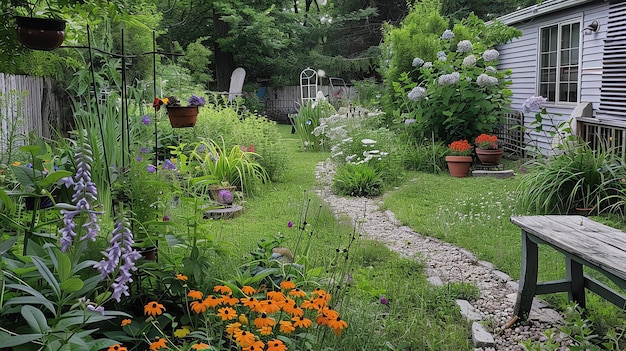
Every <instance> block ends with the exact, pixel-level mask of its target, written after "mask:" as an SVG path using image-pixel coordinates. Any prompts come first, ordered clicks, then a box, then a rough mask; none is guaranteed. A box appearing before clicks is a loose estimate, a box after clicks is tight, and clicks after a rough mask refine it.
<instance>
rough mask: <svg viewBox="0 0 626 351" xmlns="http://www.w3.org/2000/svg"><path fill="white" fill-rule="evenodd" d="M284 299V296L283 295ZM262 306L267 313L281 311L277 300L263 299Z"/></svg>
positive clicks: (262, 309)
mask: <svg viewBox="0 0 626 351" xmlns="http://www.w3.org/2000/svg"><path fill="white" fill-rule="evenodd" d="M283 300H284V297H283ZM260 304H261V308H260V310H261V311H263V312H265V313H274V312H278V311H280V306H278V304H277V303H276V302H275V301H272V300H263V301H261V302H260Z"/></svg>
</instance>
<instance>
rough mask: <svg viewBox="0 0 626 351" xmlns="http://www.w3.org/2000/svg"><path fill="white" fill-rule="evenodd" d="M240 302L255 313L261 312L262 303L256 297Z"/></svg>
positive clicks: (246, 298) (243, 299) (245, 298)
mask: <svg viewBox="0 0 626 351" xmlns="http://www.w3.org/2000/svg"><path fill="white" fill-rule="evenodd" d="M239 301H240V302H241V303H242V304H243V305H244V306H246V307H248V308H249V309H250V310H251V311H253V312H259V311H260V310H261V302H259V300H258V299H256V298H255V297H244V298H242V299H240V300H239Z"/></svg>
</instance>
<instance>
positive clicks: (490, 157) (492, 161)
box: [476, 148, 504, 165]
mask: <svg viewBox="0 0 626 351" xmlns="http://www.w3.org/2000/svg"><path fill="white" fill-rule="evenodd" d="M503 153H504V150H502V149H495V150H491V149H480V148H477V149H476V156H478V159H479V160H480V163H482V164H484V165H497V164H498V163H500V158H502V154H503Z"/></svg>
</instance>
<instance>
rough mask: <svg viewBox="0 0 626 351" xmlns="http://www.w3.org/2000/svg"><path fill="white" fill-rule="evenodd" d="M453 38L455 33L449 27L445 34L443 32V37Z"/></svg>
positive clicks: (444, 38) (445, 38) (446, 38)
mask: <svg viewBox="0 0 626 351" xmlns="http://www.w3.org/2000/svg"><path fill="white" fill-rule="evenodd" d="M452 38H454V33H453V32H452V31H451V30H449V29H446V30H444V31H443V34H441V39H443V40H449V39H452Z"/></svg>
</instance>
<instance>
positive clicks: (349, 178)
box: [333, 163, 385, 196]
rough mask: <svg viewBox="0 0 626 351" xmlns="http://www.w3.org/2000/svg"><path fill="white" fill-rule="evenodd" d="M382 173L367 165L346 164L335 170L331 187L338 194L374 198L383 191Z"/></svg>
mask: <svg viewBox="0 0 626 351" xmlns="http://www.w3.org/2000/svg"><path fill="white" fill-rule="evenodd" d="M384 185H385V184H384V181H383V179H382V172H381V171H379V170H377V169H375V168H374V167H372V166H370V165H368V164H352V163H347V164H345V165H343V166H341V167H339V168H338V169H337V173H336V174H335V177H334V180H333V187H334V188H335V189H336V190H337V192H338V193H339V194H342V195H350V196H376V195H380V194H381V193H382V191H383V187H384Z"/></svg>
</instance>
